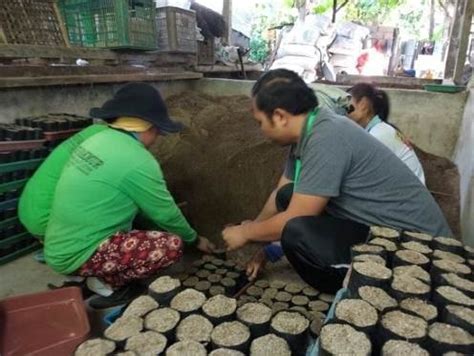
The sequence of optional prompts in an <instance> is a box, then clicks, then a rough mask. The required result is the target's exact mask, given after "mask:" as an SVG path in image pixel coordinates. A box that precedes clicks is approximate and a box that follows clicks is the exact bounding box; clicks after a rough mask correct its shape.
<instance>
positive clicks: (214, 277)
mask: <svg viewBox="0 0 474 356" xmlns="http://www.w3.org/2000/svg"><path fill="white" fill-rule="evenodd" d="M221 279H222V276H221V275H220V274H217V273H213V274H210V275H209V276H208V277H207V280H208V281H209V282H210V283H213V284H215V283H219V282H220V281H221Z"/></svg>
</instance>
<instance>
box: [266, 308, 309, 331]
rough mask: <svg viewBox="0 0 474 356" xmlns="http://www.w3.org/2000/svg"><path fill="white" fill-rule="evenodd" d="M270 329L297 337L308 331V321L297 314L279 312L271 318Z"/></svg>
mask: <svg viewBox="0 0 474 356" xmlns="http://www.w3.org/2000/svg"><path fill="white" fill-rule="evenodd" d="M271 327H272V329H274V330H276V331H278V332H280V333H284V334H291V335H297V334H301V333H303V332H304V331H305V330H306V329H308V327H309V320H308V319H306V318H305V317H304V316H303V315H301V313H299V312H293V311H281V312H279V313H278V314H276V315H275V316H274V317H273V319H272V321H271Z"/></svg>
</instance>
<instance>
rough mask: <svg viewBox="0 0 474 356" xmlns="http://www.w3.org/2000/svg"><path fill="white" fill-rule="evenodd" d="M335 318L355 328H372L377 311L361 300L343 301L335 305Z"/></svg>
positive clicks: (376, 317) (375, 321)
mask: <svg viewBox="0 0 474 356" xmlns="http://www.w3.org/2000/svg"><path fill="white" fill-rule="evenodd" d="M335 317H336V319H337V320H341V321H343V322H345V323H347V324H350V325H352V326H355V327H357V328H366V327H370V326H374V325H375V324H376V323H377V319H378V315H377V310H376V309H375V308H374V307H373V306H371V305H370V304H369V303H367V302H366V301H364V300H361V299H343V300H341V301H340V302H339V303H337V305H336V311H335Z"/></svg>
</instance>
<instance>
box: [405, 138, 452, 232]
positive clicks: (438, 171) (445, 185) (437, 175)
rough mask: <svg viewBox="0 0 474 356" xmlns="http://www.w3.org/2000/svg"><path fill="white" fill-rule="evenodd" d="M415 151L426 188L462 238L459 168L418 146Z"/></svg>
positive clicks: (450, 224)
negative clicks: (423, 173)
mask: <svg viewBox="0 0 474 356" xmlns="http://www.w3.org/2000/svg"><path fill="white" fill-rule="evenodd" d="M414 149H415V152H416V155H417V156H418V159H419V160H420V162H421V165H422V166H423V170H424V172H425V178H426V187H427V188H428V190H429V191H430V192H431V194H432V195H433V197H434V198H435V200H436V202H437V203H438V205H439V206H440V208H441V210H442V211H443V213H444V216H445V217H446V220H447V221H448V224H449V226H450V227H451V230H452V231H453V234H454V235H455V236H456V237H457V238H460V236H461V223H460V214H461V206H460V192H459V171H458V168H457V167H456V165H455V164H454V163H453V162H451V161H450V160H449V159H447V158H444V157H440V156H436V155H433V154H431V153H428V152H425V151H423V150H422V149H420V148H419V147H416V146H414Z"/></svg>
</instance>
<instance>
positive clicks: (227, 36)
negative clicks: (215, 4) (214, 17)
mask: <svg viewBox="0 0 474 356" xmlns="http://www.w3.org/2000/svg"><path fill="white" fill-rule="evenodd" d="M222 16H224V21H225V32H224V36H223V37H222V39H223V40H224V44H225V45H231V44H232V0H224V4H223V8H222Z"/></svg>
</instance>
